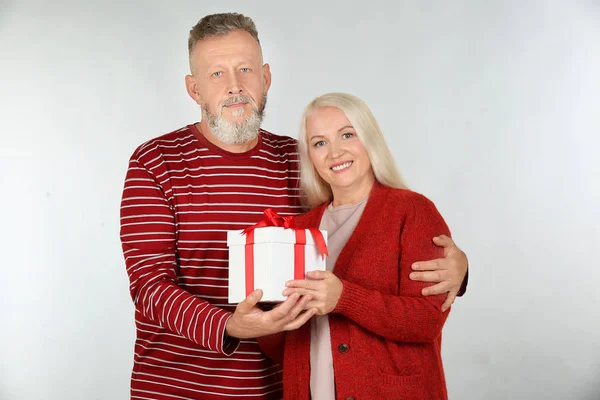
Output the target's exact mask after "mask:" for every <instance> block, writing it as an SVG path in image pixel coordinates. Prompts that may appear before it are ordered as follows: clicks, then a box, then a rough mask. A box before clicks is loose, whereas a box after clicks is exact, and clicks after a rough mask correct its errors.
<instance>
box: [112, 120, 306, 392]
mask: <svg viewBox="0 0 600 400" xmlns="http://www.w3.org/2000/svg"><path fill="white" fill-rule="evenodd" d="M297 188H298V165H297V153H296V141H295V140H294V139H292V138H290V137H284V136H278V135H274V134H272V133H269V132H266V131H261V134H260V136H259V141H258V144H257V146H256V147H255V148H253V149H252V150H250V151H248V152H246V153H242V154H236V153H230V152H227V151H224V150H222V149H220V148H218V147H216V146H214V145H213V144H211V143H210V142H208V141H207V140H206V139H205V138H204V137H203V136H202V135H201V134H200V133H199V132H198V131H197V129H196V128H195V126H194V125H189V126H187V127H184V128H182V129H180V130H178V131H175V132H172V133H169V134H167V135H164V136H161V137H158V138H155V139H153V140H150V141H149V142H147V143H145V144H143V145H142V146H140V147H139V148H138V149H136V151H135V152H134V153H133V155H132V157H131V159H130V163H129V169H128V171H127V176H126V179H125V186H124V190H123V197H122V203H121V241H122V245H123V252H124V256H125V261H126V266H127V273H128V276H129V280H130V291H131V296H132V298H133V301H134V304H135V320H136V327H137V329H136V331H137V332H136V341H135V355H134V367H133V372H132V377H131V398H134V399H198V398H202V399H222V398H255V399H271V398H281V396H282V392H281V380H282V376H281V367H280V366H279V365H277V364H274V363H272V362H271V361H270V360H269V359H267V358H266V357H265V356H264V355H263V354H262V353H261V351H260V348H259V347H258V345H257V343H256V341H255V340H242V341H234V340H231V339H228V340H225V339H224V337H225V335H224V334H225V324H226V322H227V320H228V318H229V317H230V316H231V312H232V311H233V310H234V306H230V305H228V304H227V283H228V267H227V258H228V253H227V245H226V232H227V231H228V230H236V229H241V228H244V227H246V226H248V225H251V224H254V223H256V222H257V221H259V220H260V219H261V217H262V213H263V210H264V209H265V208H268V207H272V208H273V209H274V210H275V211H277V212H278V213H279V214H281V215H292V214H298V213H300V212H301V211H302V209H301V207H300V205H299V204H300V202H299V197H298V194H299V191H298V189H297Z"/></svg>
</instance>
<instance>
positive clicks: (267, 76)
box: [262, 64, 271, 94]
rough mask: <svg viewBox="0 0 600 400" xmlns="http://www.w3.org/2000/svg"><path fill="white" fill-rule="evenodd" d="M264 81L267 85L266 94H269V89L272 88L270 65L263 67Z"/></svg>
mask: <svg viewBox="0 0 600 400" xmlns="http://www.w3.org/2000/svg"><path fill="white" fill-rule="evenodd" d="M262 68H263V79H264V84H265V94H267V92H268V91H269V88H270V87H271V67H270V66H269V64H265V65H263V67H262Z"/></svg>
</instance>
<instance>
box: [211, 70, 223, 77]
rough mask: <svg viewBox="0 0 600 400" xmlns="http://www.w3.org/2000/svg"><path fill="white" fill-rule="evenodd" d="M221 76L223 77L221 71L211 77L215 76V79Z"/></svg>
mask: <svg viewBox="0 0 600 400" xmlns="http://www.w3.org/2000/svg"><path fill="white" fill-rule="evenodd" d="M221 75H223V73H222V72H221V71H217V72H214V73H213V76H215V77H218V76H221Z"/></svg>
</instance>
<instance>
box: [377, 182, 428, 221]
mask: <svg viewBox="0 0 600 400" xmlns="http://www.w3.org/2000/svg"><path fill="white" fill-rule="evenodd" d="M380 190H382V192H383V193H384V195H385V196H383V197H384V198H385V203H386V204H385V206H386V207H388V209H389V208H390V207H391V208H393V209H394V210H396V211H397V212H401V213H402V214H405V215H414V214H431V215H437V214H439V212H438V210H437V207H436V206H435V204H434V203H433V201H431V199H429V198H428V197H426V196H425V195H423V194H421V193H419V192H415V191H413V190H410V189H396V188H390V187H386V186H382V188H381V189H380Z"/></svg>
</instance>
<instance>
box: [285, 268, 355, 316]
mask: <svg viewBox="0 0 600 400" xmlns="http://www.w3.org/2000/svg"><path fill="white" fill-rule="evenodd" d="M306 278H307V279H305V280H295V281H288V282H286V284H285V286H287V289H285V290H284V291H283V295H284V296H288V295H291V294H299V295H303V296H310V297H312V299H313V300H312V301H310V302H308V304H307V305H306V307H307V308H316V309H317V315H325V314H329V313H330V312H332V311H333V310H334V309H335V306H337V303H338V301H339V299H340V296H341V295H342V289H343V288H344V285H343V284H342V281H340V279H339V278H338V277H337V276H335V275H334V274H333V273H331V272H329V271H311V272H308V273H307V274H306Z"/></svg>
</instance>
